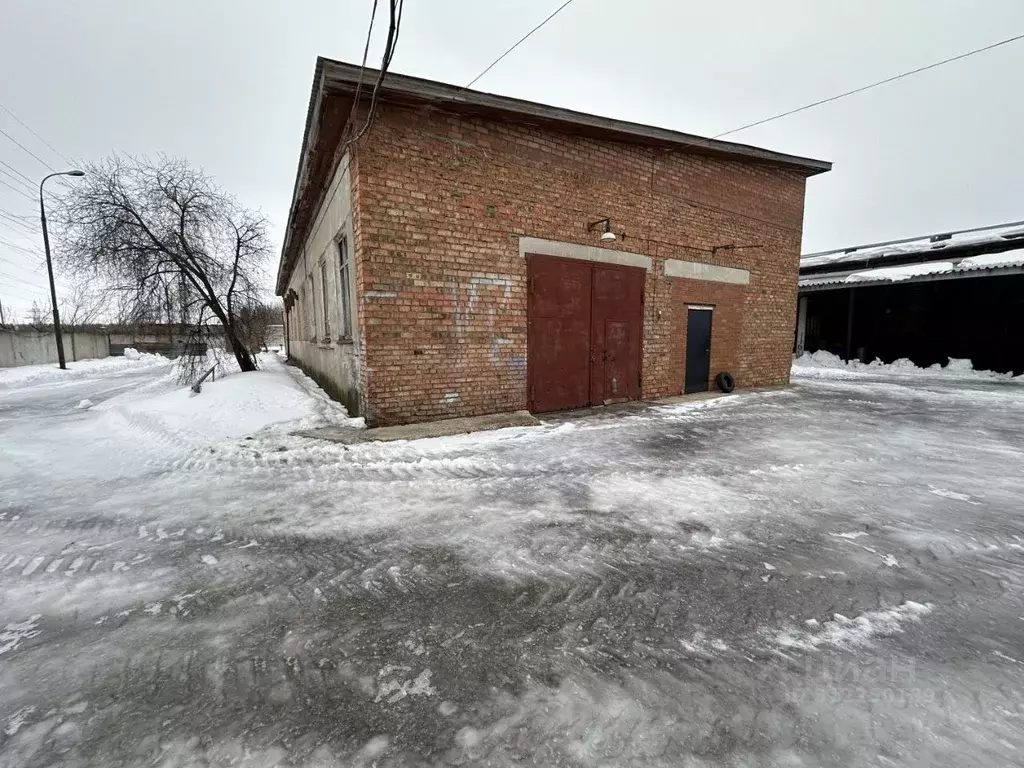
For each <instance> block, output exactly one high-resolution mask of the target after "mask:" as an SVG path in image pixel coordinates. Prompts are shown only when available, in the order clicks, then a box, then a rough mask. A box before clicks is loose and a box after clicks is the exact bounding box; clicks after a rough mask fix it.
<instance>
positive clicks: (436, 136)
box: [352, 105, 805, 424]
mask: <svg viewBox="0 0 1024 768" xmlns="http://www.w3.org/2000/svg"><path fill="white" fill-rule="evenodd" d="M354 154H355V160H354V161H353V163H352V168H353V181H352V194H353V206H354V210H355V221H354V237H355V249H356V264H357V269H356V281H357V286H358V294H359V295H358V299H357V305H358V312H359V327H360V329H361V332H362V334H363V339H362V349H363V354H364V356H365V359H364V361H363V363H364V364H363V366H362V377H363V379H362V382H361V383H362V386H363V398H364V402H365V410H366V414H367V418H368V420H369V421H370V422H371V423H377V424H396V423H402V422H408V421H417V420H428V419H440V418H448V417H454V416H469V415H476V414H482V413H488V412H494V411H507V410H515V409H521V408H525V407H526V399H527V371H526V320H527V318H526V306H527V296H526V291H527V280H526V262H525V260H524V259H522V258H521V257H520V255H519V249H518V238H519V236H533V237H540V238H545V239H550V240H558V241H563V242H570V243H578V244H582V245H592V246H597V245H600V246H602V247H608V248H611V249H622V250H627V251H631V252H634V253H642V254H645V255H648V256H650V257H652V259H653V268H652V270H650V271H649V272H648V275H647V283H646V288H645V291H646V300H645V310H644V311H645V315H644V350H643V396H644V397H647V398H652V397H661V396H666V395H672V394H678V393H680V392H681V391H682V388H683V381H684V373H685V371H684V370H683V369H684V355H685V343H686V303H687V302H689V303H700V304H713V305H714V306H715V308H716V309H715V315H714V320H713V323H714V325H713V329H712V378H713V377H714V375H715V374H716V373H717V372H718V371H720V370H730V371H731V372H733V374H734V375H735V376H736V378H737V383H738V385H739V386H741V387H749V386H764V385H774V384H783V383H786V382H788V377H789V358H790V352H791V349H792V335H793V327H794V315H795V307H796V294H797V274H798V263H799V253H800V233H801V228H802V219H803V201H804V185H805V179H804V176H803V175H802V174H801V173H799V172H797V171H791V170H788V169H782V168H778V167H773V166H770V165H766V164H758V163H754V162H749V163H745V162H737V161H734V160H728V159H719V158H714V157H708V156H702V155H696V154H688V153H686V152H682V151H678V150H677V151H666V150H663V149H654V148H650V147H643V146H637V145H633V144H628V143H619V142H613V141H606V140H598V139H593V138H586V137H579V136H573V135H569V134H566V133H561V132H558V131H556V130H553V129H545V128H540V127H536V126H530V125H522V124H517V123H508V122H498V121H493V120H487V119H482V118H470V117H466V116H464V115H455V114H448V113H445V112H442V111H439V110H437V109H436V108H421V109H417V108H406V107H399V106H392V105H385V106H384V107H382V108H381V110H380V112H379V115H378V118H377V120H376V122H375V124H374V127H373V130H372V131H371V132H370V133H369V134H368V135H367V136H366V137H364V138H363V139H362V140H361V141H360V143H359V145H358V147H357V149H356V150H355V152H354ZM605 217H610V218H611V219H612V222H613V228H614V230H615V231H616V232H617V233H621V234H623V235H624V236H622V237H620V238H619V239H618V240H617V241H616V242H614V243H610V244H606V243H600V242H599V240H598V237H597V234H596V233H592V232H588V231H587V229H586V226H587V223H588V222H592V221H596V220H598V219H602V218H605ZM722 245H743V246H757V247H752V248H743V249H733V250H720V251H718V252H717V253H715V254H714V255H712V253H711V252H710V250H711V249H712V248H713V247H714V246H722ZM665 259H683V260H686V261H696V262H704V263H709V264H716V265H720V266H726V267H736V268H740V269H745V270H748V271H749V272H750V275H751V279H750V283H749V285H745V286H744V285H733V284H726V283H718V282H709V281H701V280H691V279H680V278H669V277H666V276H665V274H664V260H665Z"/></svg>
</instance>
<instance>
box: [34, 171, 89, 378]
mask: <svg viewBox="0 0 1024 768" xmlns="http://www.w3.org/2000/svg"><path fill="white" fill-rule="evenodd" d="M54 176H85V171H77V170H75V171H60V172H58V173H51V174H50V175H49V176H44V177H43V180H42V181H40V182H39V218H40V219H41V220H42V222H43V247H44V248H45V249H46V273H47V274H48V275H49V276H50V301H51V302H52V304H53V336H54V338H55V339H56V340H57V362H58V363H59V364H60V367H61V370H66V369H67V367H68V366H67V364H66V363H65V362H64V339H63V338H62V337H61V335H60V312H59V311H58V310H57V287H56V286H55V285H54V284H53V261H52V260H51V259H50V235H49V233H48V232H47V231H46V204H45V203H44V202H43V184H45V183H46V180H47V179H52V178H53V177H54Z"/></svg>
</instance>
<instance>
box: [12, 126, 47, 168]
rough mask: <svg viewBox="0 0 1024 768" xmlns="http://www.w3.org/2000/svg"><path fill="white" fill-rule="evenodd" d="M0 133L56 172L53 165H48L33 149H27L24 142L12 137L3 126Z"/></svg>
mask: <svg viewBox="0 0 1024 768" xmlns="http://www.w3.org/2000/svg"><path fill="white" fill-rule="evenodd" d="M0 134H3V135H4V136H6V137H7V138H8V139H10V140H11V141H12V142H14V143H15V144H16V145H17V146H19V147H21V149H22V150H24V151H25V152H27V153H28V154H30V155H32V157H34V158H35V159H36V160H38V161H39V162H40V163H42V164H43V165H44V166H45V167H46V168H49V169H50V171H52V172H53V173H56V172H57V169H56V168H54V167H53V166H52V165H50V164H49V163H48V162H46V161H45V160H43V158H41V157H40V156H39V155H37V154H36V153H35V152H33V151H32V150H31V149H29V148H28V147H26V146H25V145H24V144H22V143H21V142H20V141H18V140H17V139H16V138H14V137H13V136H11V134H9V133H8V132H7V131H5V130H4V129H3V128H0Z"/></svg>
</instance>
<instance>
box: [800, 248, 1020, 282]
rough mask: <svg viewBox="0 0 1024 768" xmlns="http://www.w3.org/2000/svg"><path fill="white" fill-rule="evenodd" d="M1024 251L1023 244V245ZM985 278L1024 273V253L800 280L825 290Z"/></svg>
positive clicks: (829, 274)
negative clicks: (986, 276) (987, 276)
mask: <svg viewBox="0 0 1024 768" xmlns="http://www.w3.org/2000/svg"><path fill="white" fill-rule="evenodd" d="M1021 247H1022V249H1024V243H1022V244H1021ZM979 272H981V273H985V274H986V275H989V274H990V275H1003V274H1007V275H1009V274H1022V273H1024V250H1014V251H1011V252H1003V253H987V254H983V255H979V256H968V257H966V258H962V259H959V260H956V261H951V260H948V259H944V260H941V261H925V262H919V263H916V264H903V265H900V266H893V267H878V268H876V269H863V270H850V269H846V270H841V271H840V270H837V271H834V272H825V273H821V274H812V275H803V276H801V277H800V287H801V288H822V287H824V286H836V287H840V286H842V287H847V286H849V287H854V286H856V287H860V286H867V285H885V284H892V283H905V282H910V283H914V282H923V281H926V280H936V279H956V278H958V277H959V278H966V277H981V276H982V275H979V274H978V273H979Z"/></svg>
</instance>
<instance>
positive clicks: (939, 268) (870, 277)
mask: <svg viewBox="0 0 1024 768" xmlns="http://www.w3.org/2000/svg"><path fill="white" fill-rule="evenodd" d="M952 271H953V262H951V261H930V262H927V263H925V264H906V265H904V266H901V267H879V268H878V269H868V270H864V271H862V272H854V273H853V274H852V275H847V276H846V280H844V282H847V283H866V282H873V281H875V280H888V281H889V282H892V283H898V282H900V281H902V280H910V279H911V278H912V277H920V276H921V275H937V274H941V273H943V272H952Z"/></svg>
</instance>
